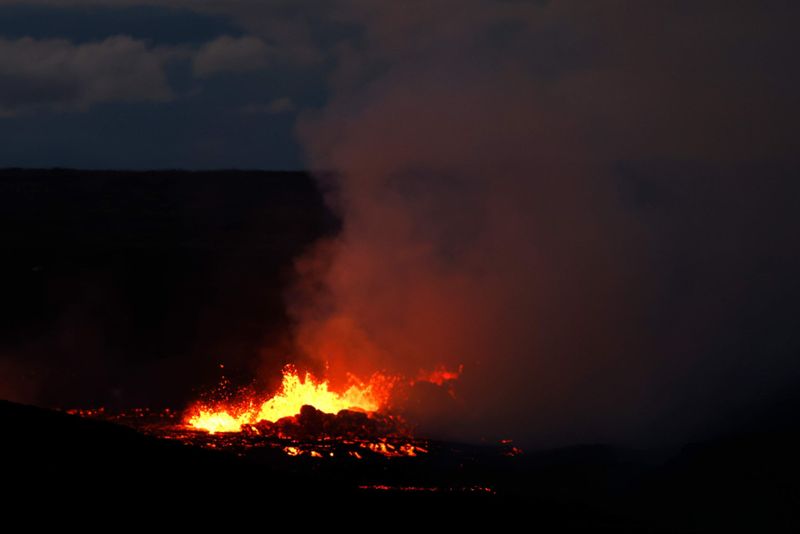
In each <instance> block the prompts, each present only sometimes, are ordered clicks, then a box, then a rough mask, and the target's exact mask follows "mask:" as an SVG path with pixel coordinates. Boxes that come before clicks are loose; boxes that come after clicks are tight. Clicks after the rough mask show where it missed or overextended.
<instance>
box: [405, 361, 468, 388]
mask: <svg viewBox="0 0 800 534" xmlns="http://www.w3.org/2000/svg"><path fill="white" fill-rule="evenodd" d="M463 371H464V366H463V365H459V366H458V370H457V371H451V370H448V369H447V368H446V367H445V366H444V365H440V366H439V367H437V368H436V369H434V370H433V371H420V372H419V374H418V375H417V380H416V382H430V383H431V384H436V385H437V386H442V385H444V384H445V382H451V381H453V380H458V377H460V376H461V373H462V372H463Z"/></svg>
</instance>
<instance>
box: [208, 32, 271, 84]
mask: <svg viewBox="0 0 800 534" xmlns="http://www.w3.org/2000/svg"><path fill="white" fill-rule="evenodd" d="M272 56H273V53H272V51H271V50H270V48H269V47H268V46H267V45H266V44H265V43H264V41H262V40H261V39H259V38H257V37H252V36H245V37H240V38H236V37H230V36H227V35H225V36H222V37H218V38H217V39H215V40H213V41H211V42H209V43H206V44H205V45H203V46H202V47H201V48H200V50H199V51H198V53H197V55H196V56H195V58H194V64H193V70H194V74H195V76H198V77H201V78H207V77H210V76H214V75H215V74H219V73H226V72H248V71H254V70H259V69H263V68H264V67H266V66H267V65H268V64H269V62H270V59H271V57H272Z"/></svg>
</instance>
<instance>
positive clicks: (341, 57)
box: [292, 0, 800, 444]
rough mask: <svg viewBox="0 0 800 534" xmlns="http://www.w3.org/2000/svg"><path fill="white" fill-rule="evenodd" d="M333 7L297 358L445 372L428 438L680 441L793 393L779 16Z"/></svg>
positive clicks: (793, 189) (784, 8) (725, 6)
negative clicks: (338, 36)
mask: <svg viewBox="0 0 800 534" xmlns="http://www.w3.org/2000/svg"><path fill="white" fill-rule="evenodd" d="M347 5H348V6H350V10H349V11H348V17H349V18H348V21H349V22H351V23H353V24H354V25H356V26H357V27H358V28H359V29H360V31H359V38H358V39H354V40H353V42H352V43H347V44H342V45H341V46H340V47H339V48H338V49H337V50H338V52H337V65H338V68H337V69H336V70H335V72H334V75H333V78H332V86H333V88H334V96H333V97H332V98H331V100H330V102H329V103H328V105H327V106H326V107H325V108H324V109H323V110H321V111H320V112H319V113H316V114H309V115H307V116H306V117H305V118H304V120H303V121H302V122H301V125H300V128H299V131H300V134H301V137H302V138H303V139H304V142H305V144H306V146H307V149H308V152H309V154H310V157H311V161H312V164H313V166H314V167H315V168H318V169H328V170H332V171H333V172H334V175H335V176H336V177H337V179H336V180H335V183H334V186H335V190H336V191H335V194H333V195H332V197H331V202H332V204H333V205H334V207H335V209H337V210H338V211H339V213H340V214H341V216H342V217H343V221H344V223H343V229H342V232H341V235H340V236H339V237H338V238H337V239H336V240H334V241H326V242H325V243H322V244H321V245H320V246H319V247H318V248H317V249H316V250H315V252H314V253H313V254H312V255H310V256H308V257H306V258H305V259H304V260H303V261H301V263H300V269H301V274H302V291H303V292H305V293H304V294H305V295H306V298H304V299H300V300H298V299H297V295H296V294H294V295H293V296H294V297H295V298H294V299H293V302H292V312H293V314H294V316H295V318H296V319H297V321H298V328H297V340H298V343H299V346H300V348H301V349H302V350H303V351H304V352H305V353H306V354H308V355H310V356H311V357H314V358H318V359H319V360H326V361H328V362H329V363H330V369H331V371H332V372H334V373H335V372H337V370H349V371H356V372H362V373H366V372H369V371H373V370H376V369H385V370H389V371H391V372H402V373H406V374H411V375H413V374H414V373H416V372H417V370H418V369H420V368H431V367H433V366H435V365H436V364H439V363H445V364H448V365H450V366H452V367H455V366H457V365H458V364H461V363H463V364H464V369H465V371H464V375H463V378H462V379H461V381H460V384H459V388H458V397H459V400H458V402H454V403H453V404H452V405H451V406H447V407H437V408H435V409H434V408H432V409H431V412H432V413H433V416H432V417H431V420H430V421H427V423H428V425H427V429H428V431H431V432H434V433H438V434H439V435H446V436H450V437H453V436H455V437H459V438H462V439H481V438H496V437H505V436H509V437H513V438H517V439H523V440H526V441H527V442H529V443H539V444H541V443H563V442H574V441H586V440H631V439H633V440H638V441H641V440H664V439H667V440H682V439H686V438H687V437H694V436H697V435H699V434H703V433H707V432H711V431H713V430H714V429H716V428H717V427H719V425H720V424H721V421H723V420H724V419H725V418H727V417H730V416H731V415H735V413H736V411H737V410H738V409H739V407H741V406H744V405H749V404H751V403H754V402H756V401H763V400H765V399H768V398H769V397H770V395H773V394H775V393H776V392H778V391H779V390H780V389H781V388H784V387H788V386H790V385H791V384H793V383H794V382H795V381H796V380H797V379H798V374H799V373H798V371H800V366H798V363H797V354H798V349H799V348H800V333H798V332H800V329H798V326H800V325H798V324H797V323H798V320H797V318H796V313H793V312H792V311H791V310H792V307H793V306H794V304H791V303H792V302H795V303H796V302H797V297H800V287H798V283H797V282H796V281H795V276H794V274H793V273H795V272H796V269H797V268H798V267H800V265H798V264H799V263H800V261H798V258H799V257H800V255H798V250H797V240H796V236H797V229H798V228H800V224H799V223H800V216H799V215H798V214H797V213H796V210H795V208H794V202H793V200H792V199H796V198H798V197H797V194H798V193H800V187H798V185H797V182H796V175H797V169H798V166H797V158H796V152H795V151H794V148H795V141H794V138H795V135H794V133H793V132H794V128H795V125H796V124H797V118H798V113H797V111H798V110H797V105H796V97H795V95H796V92H797V90H798V88H800V87H798V86H799V85H800V84H798V76H797V69H796V66H795V60H794V58H793V50H796V49H797V45H798V44H800V43H797V37H796V34H795V32H794V30H793V29H792V27H791V25H790V24H789V22H788V20H789V19H790V18H791V17H789V16H787V15H789V14H790V13H789V12H795V13H794V14H795V15H796V14H797V13H796V12H797V10H798V9H797V8H795V7H793V4H790V3H786V2H763V3H755V2H747V3H737V4H736V6H733V5H731V4H730V3H726V2H716V1H712V2H700V3H698V2H671V3H669V4H659V5H658V6H654V5H652V4H647V5H645V4H644V3H634V2H623V1H612V2H603V3H594V2H592V3H589V2H494V1H478V0H473V1H466V2H465V1H464V0H459V1H458V2H450V1H440V2H433V3H428V2H411V3H406V2H403V3H400V2H398V3H394V2H393V3H380V4H377V3H373V2H350V3H348V4H347ZM326 176H327V175H326ZM422 423H423V425H424V424H425V423H426V421H422Z"/></svg>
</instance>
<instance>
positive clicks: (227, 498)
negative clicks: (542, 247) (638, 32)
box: [0, 402, 800, 532]
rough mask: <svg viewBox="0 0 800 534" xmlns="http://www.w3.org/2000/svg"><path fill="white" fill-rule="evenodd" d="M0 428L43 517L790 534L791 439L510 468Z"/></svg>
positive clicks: (738, 440) (25, 424)
mask: <svg viewBox="0 0 800 534" xmlns="http://www.w3.org/2000/svg"><path fill="white" fill-rule="evenodd" d="M0 424H1V425H2V428H3V440H2V458H3V460H2V461H3V470H4V474H5V477H4V485H5V487H6V488H14V492H13V493H12V494H11V495H10V497H11V498H12V499H14V498H18V499H20V500H21V501H23V502H24V501H29V502H30V500H31V499H32V500H33V501H35V502H36V503H39V504H42V505H47V506H50V505H51V504H53V503H61V504H68V505H70V506H72V505H74V506H79V507H89V508H97V509H103V508H108V507H113V508H115V509H116V508H120V507H121V508H125V509H137V510H139V512H138V513H139V514H145V515H147V514H148V513H153V514H156V513H161V512H159V511H158V510H159V506H166V507H167V509H170V510H174V509H175V507H176V506H181V507H186V506H187V505H188V506H190V507H193V509H194V510H195V512H196V511H197V509H198V508H199V509H200V510H204V509H205V510H206V511H205V512H204V513H208V514H210V515H211V516H213V517H214V518H217V519H219V518H225V517H239V516H240V515H241V514H247V513H254V512H250V511H251V510H260V511H261V513H267V512H268V511H276V510H289V509H292V510H294V509H305V510H316V511H321V510H327V509H329V507H330V508H331V509H335V510H338V511H339V513H340V514H345V515H347V516H348V517H356V518H361V519H362V520H363V519H364V518H365V517H372V516H371V515H370V514H374V513H381V514H387V513H388V514H391V517H392V518H393V519H392V524H395V523H406V522H415V521H421V522H422V523H427V521H426V520H424V518H425V515H424V514H433V516H431V521H433V522H435V523H437V524H438V523H441V522H444V523H450V524H459V523H461V522H462V521H465V520H469V519H471V518H473V517H481V518H483V519H488V520H492V521H495V520H496V521H498V522H499V523H503V522H504V521H506V520H510V519H512V518H523V519H524V520H525V521H527V522H529V524H531V525H534V526H536V528H537V529H545V531H576V530H579V531H587V532H597V531H608V532H613V531H617V532H620V531H621V532H707V531H713V532H726V531H728V532H731V531H736V532H792V531H793V530H794V529H796V528H797V527H798V526H800V522H798V521H799V520H800V517H798V508H797V506H798V504H799V503H798V496H800V482H799V480H800V479H798V476H800V465H798V462H797V459H796V458H797V455H796V453H797V450H798V446H800V434H797V433H753V434H747V435H739V436H732V437H729V438H726V439H720V440H716V441H712V442H707V443H701V444H695V445H692V446H688V447H685V448H684V449H683V450H681V451H680V452H679V453H677V454H676V455H674V456H673V457H671V458H669V459H668V460H666V461H653V460H652V459H648V457H647V456H646V455H644V454H642V453H637V452H633V451H626V450H621V449H615V448H610V447H605V446H582V447H571V448H564V449H557V450H550V451H542V452H528V453H523V454H520V455H517V456H508V455H505V454H503V449H502V448H501V447H491V446H467V445H456V444H446V443H433V444H431V445H432V446H431V447H430V453H429V454H427V455H423V456H421V457H417V458H383V457H368V458H364V459H362V460H355V459H352V458H342V457H336V458H310V457H307V456H306V457H302V456H301V457H291V456H288V455H286V454H283V453H281V452H280V451H279V450H272V452H266V453H265V452H264V451H262V452H260V453H258V454H248V453H242V451H241V450H236V449H230V450H209V449H208V448H201V447H196V446H189V445H185V444H183V443H181V442H180V441H176V440H166V439H159V438H156V437H153V436H148V435H145V434H143V433H140V432H137V431H136V430H134V429H132V428H130V427H127V426H122V425H118V424H114V423H110V422H107V421H98V420H93V419H85V418H81V417H78V416H74V415H68V414H65V413H61V412H54V411H49V410H44V409H40V408H35V407H31V406H26V405H20V404H14V403H9V402H0ZM6 502H8V501H6ZM167 503H168V504H167ZM208 506H211V507H213V508H212V509H206V507H208ZM187 513H190V512H189V511H188V509H187ZM190 515H191V513H190ZM384 517H387V516H384ZM314 519H315V518H314V517H313V516H312V517H309V520H314ZM316 519H317V520H318V519H320V518H319V517H316ZM338 520H339V521H341V520H342V517H339V519H338ZM499 523H498V524H499Z"/></svg>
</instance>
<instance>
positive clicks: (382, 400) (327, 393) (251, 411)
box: [186, 366, 396, 434]
mask: <svg viewBox="0 0 800 534" xmlns="http://www.w3.org/2000/svg"><path fill="white" fill-rule="evenodd" d="M395 382H396V379H393V378H390V377H386V376H384V375H381V374H379V373H376V374H375V375H373V376H372V378H370V380H369V381H368V382H366V383H364V382H361V381H359V380H357V379H356V378H355V377H351V384H350V386H349V387H348V388H347V389H346V390H345V391H344V392H342V393H336V392H334V391H331V390H330V384H329V383H328V381H327V380H317V379H315V378H314V377H313V376H312V375H311V374H310V373H306V374H305V375H304V376H301V375H300V374H299V373H298V372H297V370H296V369H295V368H294V367H291V366H287V367H285V368H284V370H283V381H282V383H281V387H280V389H279V390H278V393H277V394H275V395H274V396H272V397H270V398H268V399H266V400H265V401H263V402H261V403H260V404H259V402H257V401H255V400H254V399H247V400H245V401H244V402H240V403H238V404H230V403H220V404H217V405H214V406H203V405H199V406H196V407H195V408H193V409H192V410H190V412H189V413H190V415H189V417H188V419H187V421H186V423H187V424H188V425H189V426H191V427H193V428H195V429H198V430H206V431H208V432H210V433H212V434H213V433H216V432H239V431H240V430H241V427H242V425H246V424H255V423H258V422H259V421H271V422H275V421H278V420H279V419H282V418H284V417H291V416H295V415H297V414H298V413H300V408H302V407H303V406H304V405H310V406H313V407H315V408H316V409H318V410H320V411H323V412H326V413H334V414H335V413H338V412H339V411H341V410H358V411H364V412H377V411H378V410H380V409H381V408H383V407H384V406H385V405H386V403H387V401H388V399H389V395H390V394H391V390H392V387H393V386H394V384H395Z"/></svg>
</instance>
